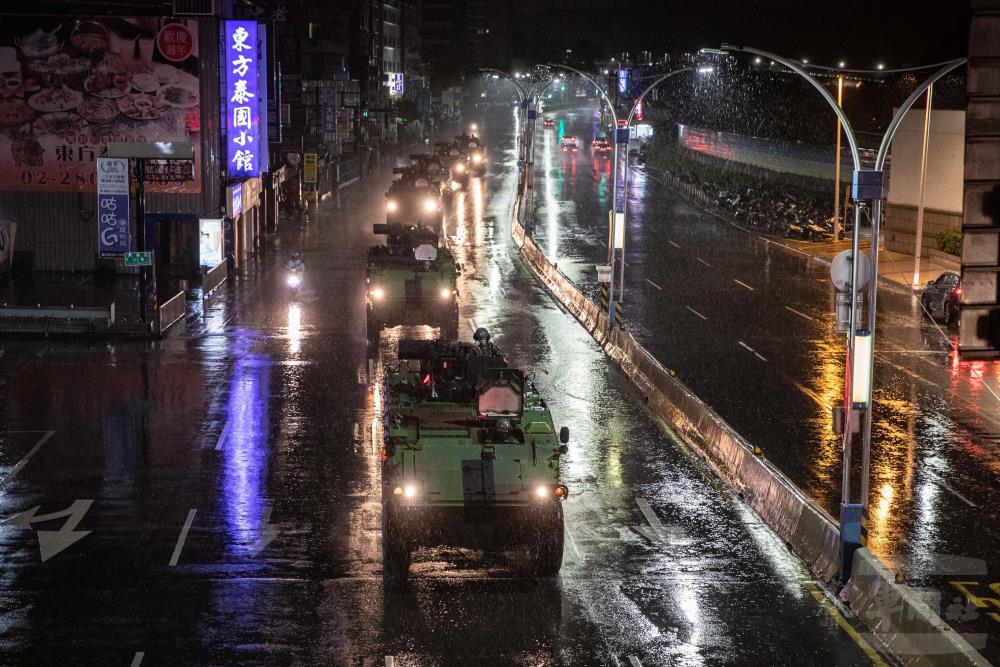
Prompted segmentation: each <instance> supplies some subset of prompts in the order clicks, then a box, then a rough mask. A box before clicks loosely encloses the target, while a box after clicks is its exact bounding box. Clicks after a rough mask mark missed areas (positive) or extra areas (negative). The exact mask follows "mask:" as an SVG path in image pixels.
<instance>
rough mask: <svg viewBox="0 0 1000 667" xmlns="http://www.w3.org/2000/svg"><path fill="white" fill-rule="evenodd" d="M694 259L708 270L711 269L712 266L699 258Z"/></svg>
mask: <svg viewBox="0 0 1000 667" xmlns="http://www.w3.org/2000/svg"><path fill="white" fill-rule="evenodd" d="M695 259H696V260H698V261H699V262H701V263H702V264H704V265H705V266H707V267H708V268H712V265H711V264H709V263H708V262H706V261H705V260H703V259H702V258H701V257H695Z"/></svg>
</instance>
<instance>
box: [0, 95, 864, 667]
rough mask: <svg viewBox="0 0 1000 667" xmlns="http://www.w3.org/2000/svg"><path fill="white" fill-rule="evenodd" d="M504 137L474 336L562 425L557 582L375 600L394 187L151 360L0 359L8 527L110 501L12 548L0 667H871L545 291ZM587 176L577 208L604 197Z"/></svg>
mask: <svg viewBox="0 0 1000 667" xmlns="http://www.w3.org/2000/svg"><path fill="white" fill-rule="evenodd" d="M487 121H488V122H487V124H486V130H485V135H486V136H485V138H486V139H487V141H488V144H489V148H490V155H491V160H492V162H493V164H492V165H491V169H490V174H489V175H488V176H487V177H486V178H485V179H483V181H482V182H474V184H473V187H472V188H471V190H470V192H469V193H467V194H464V195H460V196H459V197H458V198H457V199H456V202H455V208H456V211H455V212H454V214H453V215H452V216H451V217H450V219H449V221H448V234H449V235H450V237H451V239H452V242H453V244H454V246H455V254H456V258H457V259H458V261H459V262H461V263H462V264H463V266H464V268H465V271H464V273H463V276H462V278H461V284H460V289H461V291H462V293H463V304H462V312H461V322H462V331H463V333H464V334H468V333H469V331H470V329H471V327H472V326H474V325H478V326H486V327H488V328H489V329H490V330H491V332H492V333H493V335H494V337H495V338H494V340H495V341H496V342H497V343H499V344H500V345H501V346H502V347H503V348H504V349H505V351H506V352H507V354H508V356H509V357H510V358H511V360H512V361H514V362H515V363H517V364H520V365H522V366H523V367H525V368H528V369H533V370H535V371H536V379H537V383H538V384H539V386H540V388H541V390H542V392H543V394H544V395H545V396H546V397H547V398H548V399H549V402H550V405H551V407H552V410H553V414H554V416H555V417H556V419H557V421H558V423H559V424H565V425H568V426H570V429H571V432H572V438H571V444H570V447H571V450H570V455H569V456H568V457H567V459H566V464H565V474H566V480H565V481H566V483H567V484H568V485H569V487H570V489H571V496H570V499H569V501H567V504H566V512H567V527H568V530H567V533H568V535H567V548H566V559H565V564H564V567H563V571H562V576H561V577H560V578H559V579H557V580H554V581H535V580H530V579H517V578H514V577H513V576H512V575H511V573H510V571H509V569H508V568H506V567H505V564H504V563H503V562H502V561H498V560H495V559H493V558H491V557H487V558H486V559H485V560H481V559H480V558H479V557H477V556H476V555H474V554H469V553H467V552H456V551H454V550H448V549H442V550H438V551H431V552H429V553H425V554H422V555H421V557H420V558H418V561H419V562H417V563H416V564H415V566H414V572H415V576H414V579H413V584H412V586H411V588H410V590H409V591H407V592H405V593H399V594H391V595H386V594H384V593H383V589H382V584H381V557H380V553H379V551H380V548H379V526H380V505H379V498H378V489H379V482H378V480H379V471H378V463H377V458H376V456H375V455H374V448H373V446H372V445H373V442H372V436H373V433H375V435H376V437H377V430H378V429H377V424H376V425H375V428H374V429H373V428H372V423H373V420H372V414H373V406H374V405H375V403H376V402H377V401H378V400H380V397H378V396H377V395H376V394H374V393H373V392H372V391H371V390H370V387H369V385H368V383H367V380H366V377H365V376H366V366H365V362H364V359H365V341H364V302H363V298H362V291H363V282H364V262H365V259H364V258H365V249H366V248H367V246H368V245H370V244H371V243H372V242H373V240H374V239H373V237H372V236H371V234H370V232H371V224H372V223H373V222H376V221H377V220H378V219H379V218H380V216H381V215H382V193H383V191H384V189H385V187H386V185H387V180H388V178H389V174H388V171H385V172H384V173H383V175H382V176H381V177H380V178H377V179H372V180H370V181H368V182H366V183H363V184H361V185H359V186H356V187H355V188H354V189H352V190H348V191H345V192H343V193H342V194H341V197H342V199H341V201H339V202H331V203H324V204H322V205H321V206H320V210H319V213H318V214H314V215H313V216H311V219H310V220H309V222H308V223H307V224H305V225H302V226H300V225H298V224H296V223H291V224H288V225H287V226H286V228H285V229H284V230H283V231H282V239H283V243H282V246H281V251H280V252H278V253H275V252H271V253H270V254H269V255H268V256H267V257H265V258H263V259H262V261H261V262H260V264H259V265H257V266H255V267H253V268H251V269H248V271H247V275H246V276H245V277H244V278H241V279H237V280H235V281H233V283H232V284H231V285H230V286H228V287H226V288H224V289H223V290H222V292H221V294H220V296H219V298H217V299H216V300H214V301H212V302H210V304H209V306H208V308H207V310H206V315H205V317H204V319H194V320H192V321H189V322H188V323H187V324H186V326H185V329H184V330H183V331H181V332H179V333H178V334H177V335H173V336H170V337H168V338H167V339H166V340H164V341H162V342H158V343H132V342H121V341H116V342H110V343H105V342H103V341H102V342H93V343H70V342H65V341H63V342H59V341H54V342H29V341H5V342H3V343H2V347H3V350H4V365H3V366H2V367H0V382H2V384H0V392H2V401H0V429H3V431H2V432H0V480H3V481H2V482H0V517H3V518H10V517H12V516H13V515H16V514H18V513H21V512H25V511H27V510H30V509H31V508H32V507H34V506H36V505H40V506H41V509H40V510H39V514H53V513H59V512H61V511H63V510H68V509H72V508H74V507H76V508H79V507H81V506H80V505H77V504H76V501H78V500H81V499H90V500H93V504H92V505H90V506H89V509H86V511H85V512H83V514H82V515H81V516H79V517H78V518H79V519H80V520H79V522H78V530H79V531H90V532H89V533H87V534H85V535H82V536H80V537H79V541H77V542H74V543H73V544H70V545H68V546H66V548H65V549H64V550H63V551H60V552H58V553H56V554H55V555H53V556H51V558H50V559H48V560H46V562H44V563H42V562H40V561H41V556H40V553H39V539H41V538H42V536H41V535H40V534H39V533H38V532H37V531H36V530H35V525H34V524H29V525H28V526H27V527H21V526H18V525H11V524H6V525H0V559H2V562H3V564H4V567H3V570H2V572H0V629H2V630H0V655H2V656H4V660H3V662H5V663H10V664H60V663H71V664H95V665H97V664H100V665H106V664H132V663H133V660H134V659H135V658H136V656H137V654H139V653H141V654H142V656H141V660H142V664H143V665H178V664H227V665H228V664H261V665H265V664H266V665H292V664H295V665H299V664H309V665H312V664H315V665H320V664H322V665H331V664H336V665H352V666H354V665H363V666H369V667H370V666H372V665H382V664H385V663H384V658H385V656H387V655H391V656H394V657H395V664H397V665H400V666H401V667H403V666H409V665H452V664H475V665H556V664H566V665H616V664H617V665H625V664H629V660H628V656H630V655H632V656H636V658H637V659H638V660H640V661H641V664H642V665H646V666H649V665H698V664H713V665H715V664H747V663H751V662H754V663H759V664H765V663H766V664H817V665H819V664H829V665H833V664H837V665H851V664H867V663H869V662H870V660H868V658H866V656H865V655H864V654H863V653H862V651H861V649H860V648H859V647H858V646H857V645H856V644H855V643H854V642H853V641H852V640H851V639H850V638H849V637H848V636H847V635H846V634H845V633H844V632H843V631H842V630H841V629H840V628H839V627H838V626H837V624H836V622H835V621H834V619H833V618H831V617H830V616H829V615H828V614H827V612H826V611H825V610H824V609H822V608H821V607H820V606H819V605H818V604H817V603H816V602H815V600H814V599H813V598H812V596H811V595H810V593H809V591H808V589H807V585H806V584H804V583H803V582H804V581H806V580H808V573H807V572H806V571H805V570H804V569H803V568H801V567H800V566H799V565H798V564H797V563H796V561H795V560H794V559H792V558H790V557H789V555H788V554H787V552H786V550H785V548H784V546H783V545H782V544H781V543H780V542H779V541H778V540H776V539H775V538H774V537H773V536H772V535H771V534H770V533H769V532H768V530H767V529H766V528H764V527H763V526H762V525H761V524H760V523H759V522H758V521H756V519H755V518H754V517H753V516H752V514H751V513H750V512H749V511H748V510H747V509H746V508H745V507H744V506H743V505H742V504H741V503H740V502H739V501H738V500H736V499H735V498H734V497H733V495H732V494H731V493H730V492H729V491H728V490H726V489H725V488H724V487H723V486H722V485H721V484H719V483H718V482H717V481H716V480H715V479H714V478H713V477H712V476H711V474H710V473H708V472H707V471H706V470H705V468H704V466H702V465H701V464H700V463H699V462H698V461H697V460H694V459H693V458H692V456H691V455H690V453H689V452H687V450H685V449H684V448H683V447H682V446H681V445H680V444H679V442H677V441H676V439H675V438H673V437H672V436H670V435H669V434H665V433H664V432H663V431H662V430H661V429H659V428H658V427H656V426H655V425H654V423H653V422H652V421H651V420H650V419H649V418H648V417H647V416H646V415H645V414H644V412H643V411H642V410H641V409H640V408H639V407H638V406H637V404H636V402H635V394H634V392H633V391H632V389H631V387H630V385H629V384H628V382H627V381H626V380H625V378H624V377H623V376H621V375H620V374H618V373H616V372H614V371H613V370H611V367H610V366H609V365H608V362H607V360H606V359H605V358H604V355H603V353H602V351H601V350H600V348H599V347H597V346H596V345H595V344H594V343H593V342H592V341H591V339H590V338H589V337H588V336H587V334H586V333H585V332H584V331H583V330H582V329H581V328H580V327H579V326H578V325H577V324H576V323H575V321H574V320H573V319H572V318H571V317H570V316H569V315H567V314H566V313H565V312H563V311H562V310H561V309H560V308H559V307H558V306H556V304H555V303H554V302H553V301H552V300H551V299H550V298H549V297H548V296H547V294H546V293H545V292H544V290H543V288H541V287H540V286H539V284H538V283H537V282H536V281H535V280H534V279H533V278H532V276H531V274H530V272H529V271H528V270H527V268H526V267H525V266H524V265H523V263H522V262H521V260H520V259H519V257H518V254H517V251H516V249H515V248H514V247H513V246H512V244H511V243H510V241H509V216H510V208H511V205H512V201H511V196H512V193H513V190H514V183H515V180H516V168H515V165H514V155H513V148H512V147H513V145H514V142H513V136H514V135H513V133H512V123H511V119H510V117H508V116H507V115H506V113H504V114H503V115H499V116H496V117H490V118H488V119H487ZM581 157H582V156H579V157H578V158H577V159H578V160H579V159H581ZM549 159H551V160H552V161H553V162H559V161H561V160H563V159H564V158H563V157H562V156H561V155H560V154H559V153H553V154H552V155H551V156H550V158H549ZM578 169H579V171H578V172H576V173H577V177H576V178H577V180H576V182H575V183H573V184H572V189H567V190H564V191H563V193H564V194H565V195H566V196H571V195H573V193H576V194H578V195H579V196H580V197H583V198H587V197H591V196H593V197H598V195H594V194H593V192H594V188H593V184H592V183H591V181H590V180H589V179H590V178H591V174H590V173H589V172H588V171H587V169H585V165H584V164H583V163H582V162H581V164H580V165H579V166H578ZM587 193H591V194H587ZM567 206H568V205H567ZM560 220H561V218H560ZM567 246H568V247H572V243H568V244H567ZM292 249H299V250H301V251H302V252H303V253H304V255H305V260H306V264H307V273H306V280H305V287H304V289H303V291H302V293H301V294H300V295H299V297H297V298H295V299H292V298H290V297H289V295H288V294H287V293H286V292H285V290H284V289H283V287H282V286H281V282H280V271H278V270H276V267H278V266H280V265H281V263H282V262H283V260H284V258H285V257H286V256H287V254H288V253H290V252H291V251H292ZM50 430H51V431H54V434H53V435H52V436H51V437H48V438H47V440H45V441H44V442H42V444H41V446H38V443H39V442H41V441H42V439H43V438H46V432H47V431H50ZM33 448H36V449H35V450H34V453H33V454H31V456H30V458H29V459H28V460H27V463H26V464H25V465H24V466H23V468H20V469H17V470H15V468H14V466H15V465H16V464H17V463H18V462H19V461H22V460H24V459H25V457H27V456H28V455H29V453H31V452H32V450H33ZM12 471H13V472H15V473H16V474H15V475H11V472H12ZM62 516H63V515H60V516H59V517H52V518H51V519H49V520H46V521H45V522H44V523H43V522H42V521H39V526H40V527H42V528H43V529H48V530H52V531H57V530H59V526H60V523H59V522H60V521H61V520H63V521H65V519H63V518H62ZM67 525H68V524H67ZM70 530H73V528H72V527H71V528H70ZM793 647H794V650H792V649H793Z"/></svg>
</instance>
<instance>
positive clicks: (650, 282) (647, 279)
mask: <svg viewBox="0 0 1000 667" xmlns="http://www.w3.org/2000/svg"><path fill="white" fill-rule="evenodd" d="M646 282H647V283H649V284H650V285H652V286H653V287H655V288H656V289H658V290H660V291H661V292H662V291H663V288H662V287H660V286H659V285H657V284H656V283H654V282H653V281H652V280H650V279H649V278H646Z"/></svg>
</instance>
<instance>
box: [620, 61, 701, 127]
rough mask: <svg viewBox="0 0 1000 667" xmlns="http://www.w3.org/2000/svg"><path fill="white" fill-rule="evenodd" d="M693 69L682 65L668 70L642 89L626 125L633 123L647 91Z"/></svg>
mask: <svg viewBox="0 0 1000 667" xmlns="http://www.w3.org/2000/svg"><path fill="white" fill-rule="evenodd" d="M693 71H694V68H693V67H682V68H681V69H675V70H674V71H672V72H667V73H666V74H664V75H663V76H660V77H658V78H657V79H656V80H655V81H653V83H651V84H649V85H648V86H646V89H645V90H644V91H642V94H641V95H639V98H638V99H637V100H636V102H635V104H633V105H632V110H631V111H629V113H628V121H627V122H626V123H625V127H630V126H631V125H632V117H633V116H634V115H635V111H636V109H638V108H639V104H640V103H641V102H642V101H643V100H644V99H646V93H648V92H649V91H651V90H652V89H653V88H655V87H656V86H658V85H660V83H661V82H663V81H666V80H667V79H669V78H670V77H672V76H674V75H675V74H680V73H681V72H693Z"/></svg>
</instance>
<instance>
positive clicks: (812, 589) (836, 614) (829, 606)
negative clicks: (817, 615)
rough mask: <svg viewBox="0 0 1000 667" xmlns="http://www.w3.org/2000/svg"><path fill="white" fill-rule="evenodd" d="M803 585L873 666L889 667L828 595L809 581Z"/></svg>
mask: <svg viewBox="0 0 1000 667" xmlns="http://www.w3.org/2000/svg"><path fill="white" fill-rule="evenodd" d="M802 585H803V586H805V588H806V590H807V591H809V593H811V594H812V596H813V598H815V599H816V602H818V603H819V606H821V607H823V609H824V610H826V613H827V614H829V615H830V617H831V618H833V620H835V621H836V622H837V625H839V626H840V627H841V629H842V630H843V631H844V632H846V633H847V636H848V637H850V638H851V639H853V640H854V643H855V644H857V645H858V646H859V647H861V650H862V651H864V652H865V655H867V656H868V659H869V660H871V661H872V664H873V665H879V666H880V667H889V663H887V662H886V661H885V660H883V659H882V656H880V655H879V654H878V651H876V650H875V649H874V648H872V645H871V644H869V643H868V642H867V641H866V640H865V638H864V637H862V636H861V634H860V633H859V632H858V631H857V630H855V629H854V626H852V625H851V624H850V623H848V622H847V619H846V618H844V615H843V614H841V613H840V610H839V609H837V607H836V606H834V604H833V603H832V602H830V601H829V600H827V599H826V595H824V594H823V591H822V590H820V588H819V586H817V585H816V584H814V583H811V582H808V581H805V582H802Z"/></svg>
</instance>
